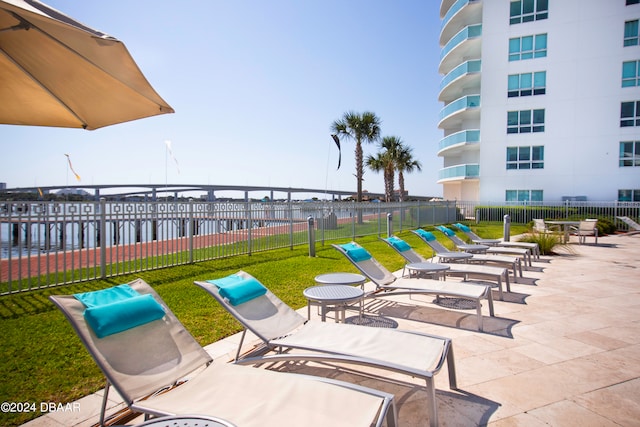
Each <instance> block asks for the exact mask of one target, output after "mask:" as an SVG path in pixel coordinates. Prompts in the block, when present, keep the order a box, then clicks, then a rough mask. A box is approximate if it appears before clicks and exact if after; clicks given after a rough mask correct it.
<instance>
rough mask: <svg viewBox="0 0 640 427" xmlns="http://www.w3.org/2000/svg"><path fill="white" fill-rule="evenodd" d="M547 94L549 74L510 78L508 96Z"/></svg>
mask: <svg viewBox="0 0 640 427" xmlns="http://www.w3.org/2000/svg"><path fill="white" fill-rule="evenodd" d="M545 93H547V72H546V71H538V72H536V73H525V74H512V75H510V76H509V88H508V92H507V96H508V97H509V98H513V97H516V96H531V95H544V94H545Z"/></svg>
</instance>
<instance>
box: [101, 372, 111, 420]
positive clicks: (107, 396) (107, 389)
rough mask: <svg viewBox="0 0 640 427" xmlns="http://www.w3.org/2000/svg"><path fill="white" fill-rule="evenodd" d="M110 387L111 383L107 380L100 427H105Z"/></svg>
mask: <svg viewBox="0 0 640 427" xmlns="http://www.w3.org/2000/svg"><path fill="white" fill-rule="evenodd" d="M109 387H111V383H110V382H109V380H107V385H105V386H104V394H103V395H102V408H101V409H100V427H104V414H105V412H106V411H107V400H108V399H109Z"/></svg>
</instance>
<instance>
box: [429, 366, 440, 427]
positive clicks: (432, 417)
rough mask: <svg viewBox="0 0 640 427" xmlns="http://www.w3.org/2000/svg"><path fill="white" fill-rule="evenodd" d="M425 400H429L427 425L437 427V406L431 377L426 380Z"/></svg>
mask: <svg viewBox="0 0 640 427" xmlns="http://www.w3.org/2000/svg"><path fill="white" fill-rule="evenodd" d="M427 395H428V396H427V399H429V425H430V426H431V427H438V404H437V403H436V388H435V386H434V384H433V377H432V378H427Z"/></svg>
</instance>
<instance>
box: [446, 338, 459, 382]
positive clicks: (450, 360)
mask: <svg viewBox="0 0 640 427" xmlns="http://www.w3.org/2000/svg"><path fill="white" fill-rule="evenodd" d="M447 370H448V371H449V388H450V389H452V390H457V389H458V378H457V376H456V362H455V359H454V357H453V344H452V343H451V342H449V348H448V349H447Z"/></svg>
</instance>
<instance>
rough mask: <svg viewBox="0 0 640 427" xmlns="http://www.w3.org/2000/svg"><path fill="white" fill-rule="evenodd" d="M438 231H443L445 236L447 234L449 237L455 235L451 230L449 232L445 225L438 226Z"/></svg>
mask: <svg viewBox="0 0 640 427" xmlns="http://www.w3.org/2000/svg"><path fill="white" fill-rule="evenodd" d="M436 228H437V229H438V230H440V231H442V232H443V233H444V234H446V235H447V236H453V235H454V234H455V233H454V232H453V231H451V230H449V229H448V228H447V227H445V226H444V225H438V226H437V227H436Z"/></svg>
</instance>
